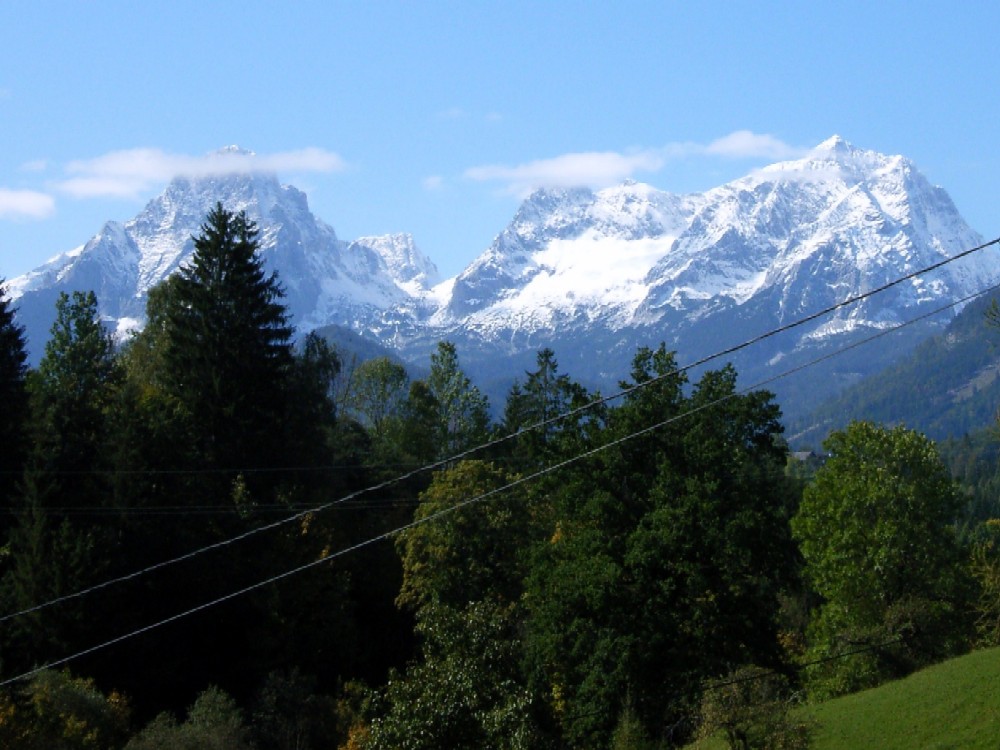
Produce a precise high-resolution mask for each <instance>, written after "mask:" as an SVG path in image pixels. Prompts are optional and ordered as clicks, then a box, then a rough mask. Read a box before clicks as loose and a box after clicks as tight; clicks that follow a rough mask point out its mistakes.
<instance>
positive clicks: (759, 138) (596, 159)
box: [464, 130, 809, 197]
mask: <svg viewBox="0 0 1000 750" xmlns="http://www.w3.org/2000/svg"><path fill="white" fill-rule="evenodd" d="M808 150H809V149H805V148H798V147H796V146H790V145H788V144H786V143H784V142H783V141H781V140H780V139H778V138H775V137H774V136H771V135H764V134H758V133H753V132H751V131H749V130H738V131H736V132H733V133H730V134H729V135H727V136H724V137H722V138H718V139H716V140H714V141H711V142H709V143H695V142H691V141H684V142H675V143H668V144H666V145H665V146H661V147H658V148H647V149H636V150H633V151H627V152H618V151H587V152H580V153H569V154H562V155H561V156H554V157H551V158H548V159H538V160H535V161H530V162H526V163H524V164H517V165H514V166H509V165H502V164H487V165H482V166H476V167H471V168H469V169H467V170H465V173H464V176H465V177H466V178H467V179H470V180H475V181H477V182H497V183H501V184H502V185H503V190H504V192H507V193H511V194H514V195H518V196H522V197H523V196H525V195H527V194H528V193H530V192H531V191H532V190H534V189H535V188H541V187H583V186H586V187H592V188H601V187H607V186H608V185H613V184H616V183H619V182H621V181H622V180H624V179H626V178H630V177H633V176H634V175H636V174H638V173H643V172H645V173H654V172H658V171H660V170H661V169H663V168H664V167H665V166H666V165H667V163H668V162H670V161H676V160H679V159H685V158H691V157H702V158H704V157H711V158H722V159H748V158H753V159H760V158H766V159H786V158H792V157H795V156H801V155H804V154H805V153H807V152H808Z"/></svg>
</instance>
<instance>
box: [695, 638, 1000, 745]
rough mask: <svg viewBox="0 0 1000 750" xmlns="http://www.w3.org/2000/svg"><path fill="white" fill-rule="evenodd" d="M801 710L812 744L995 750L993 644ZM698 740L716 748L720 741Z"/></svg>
mask: <svg viewBox="0 0 1000 750" xmlns="http://www.w3.org/2000/svg"><path fill="white" fill-rule="evenodd" d="M801 711H802V712H804V713H805V714H806V715H807V716H809V717H811V718H812V719H813V720H814V721H815V722H816V730H815V734H814V742H813V745H812V747H813V748H815V750H854V749H857V750H873V749H878V750H894V749H896V748H898V749H899V750H947V749H950V748H955V749H956V750H957V749H958V748H962V750H967V749H968V750H972V749H974V748H990V749H991V750H997V748H1000V648H991V649H985V650H982V651H976V652H974V653H971V654H968V655H966V656H962V657H959V658H957V659H952V660H950V661H947V662H943V663H942V664H938V665H935V666H933V667H929V668H927V669H924V670H922V671H920V672H917V673H916V674H913V675H910V676H909V677H907V678H906V679H904V680H898V681H896V682H891V683H888V684H885V685H882V686H881V687H878V688H874V689H872V690H865V691H864V692H861V693H855V694H854V695H846V696H843V697H841V698H837V699H835V700H831V701H827V702H826V703H821V704H817V705H815V706H809V707H806V708H803V709H801ZM697 747H699V748H705V749H706V750H708V748H723V747H725V743H723V742H721V741H719V740H716V741H715V742H712V743H711V744H709V743H702V744H701V745H699V746H697Z"/></svg>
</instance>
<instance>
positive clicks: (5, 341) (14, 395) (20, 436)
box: [0, 280, 28, 544]
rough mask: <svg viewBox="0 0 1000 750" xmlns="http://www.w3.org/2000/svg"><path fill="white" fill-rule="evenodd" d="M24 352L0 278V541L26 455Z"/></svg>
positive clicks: (22, 333)
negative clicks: (2, 413)
mask: <svg viewBox="0 0 1000 750" xmlns="http://www.w3.org/2000/svg"><path fill="white" fill-rule="evenodd" d="M27 358H28V355H27V352H26V349H25V341H24V329H23V328H22V327H21V326H20V325H18V324H17V321H16V320H15V317H14V310H13V308H12V307H11V304H10V300H9V299H8V298H7V294H6V289H5V288H4V286H3V280H0V404H3V411H4V418H3V419H2V420H0V446H3V449H2V450H0V544H2V542H3V540H4V539H5V538H6V531H7V524H8V522H9V518H10V516H9V513H8V511H9V508H10V502H11V495H12V493H13V491H14V486H15V483H16V482H17V478H18V476H19V475H20V473H21V469H22V467H23V463H24V457H25V455H26V454H27V442H28V441H27V436H26V435H25V422H26V420H27V416H28V393H27V390H26V389H25V378H26V376H27V372H28V367H27V364H26V363H27Z"/></svg>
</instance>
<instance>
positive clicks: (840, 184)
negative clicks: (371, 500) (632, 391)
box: [430, 136, 995, 341]
mask: <svg viewBox="0 0 1000 750" xmlns="http://www.w3.org/2000/svg"><path fill="white" fill-rule="evenodd" d="M980 242H981V238H980V237H979V235H977V234H976V233H975V232H973V231H972V230H971V229H970V228H969V227H968V226H967V225H966V224H965V222H964V221H963V220H962V219H961V217H960V216H959V214H958V212H957V210H956V209H955V207H954V205H953V204H952V203H951V201H950V199H949V198H948V196H947V194H946V193H945V192H944V191H943V190H941V189H940V188H935V187H932V186H931V185H930V184H929V183H928V182H927V181H926V179H925V178H924V177H923V176H922V175H920V173H919V172H918V171H917V170H916V169H915V168H914V167H913V165H912V164H911V163H910V162H909V161H907V160H906V159H904V158H902V157H899V156H884V155H882V154H878V153H876V152H873V151H864V150H861V149H857V148H854V147H853V146H851V145H850V144H848V143H847V142H846V141H844V140H843V139H841V138H839V137H836V136H835V137H833V138H831V139H829V140H827V141H825V142H824V143H822V144H820V145H819V146H818V147H817V148H816V149H814V150H813V151H812V153H810V154H809V155H808V156H806V157H805V158H802V159H799V160H795V161H789V162H783V163H780V164H775V165H772V166H770V167H766V168H764V169H761V170H759V171H757V172H754V173H752V174H750V175H748V176H746V177H744V178H741V179H739V180H736V181H734V182H731V183H728V184H726V185H723V186H720V187H718V188H715V189H713V190H710V191H708V192H706V193H704V194H700V195H687V196H677V195H672V194H669V193H665V192H661V191H658V190H656V189H655V188H652V187H650V186H648V185H639V184H635V183H626V184H624V185H619V186H617V187H614V188H609V189H607V190H602V191H599V192H597V193H593V192H591V191H589V190H560V191H539V192H537V193H535V194H534V195H533V196H531V197H530V198H529V199H528V200H527V201H526V202H525V203H524V204H523V205H522V207H521V209H520V210H519V211H518V213H517V215H516V216H515V217H514V220H513V221H512V222H511V223H510V225H509V226H508V227H507V228H506V229H505V230H504V231H503V232H502V233H501V234H500V235H499V236H498V237H497V239H496V240H495V241H494V243H493V244H492V246H491V247H490V248H489V249H488V250H487V251H486V252H485V253H484V254H483V255H482V256H480V257H479V258H478V259H477V260H476V261H474V262H473V263H472V264H471V265H470V266H469V267H468V268H467V269H466V270H465V271H464V272H463V273H462V274H460V275H459V276H458V277H457V279H456V280H455V284H454V288H453V292H452V295H451V298H450V300H449V301H448V304H447V305H446V306H445V307H443V308H441V309H440V310H438V311H437V312H436V313H435V315H434V316H433V317H432V318H431V320H430V322H431V323H432V324H433V325H434V326H436V327H438V328H440V329H442V330H444V331H448V330H451V331H456V330H458V329H464V330H473V331H475V332H476V334H477V335H479V336H481V337H483V338H484V339H486V340H496V341H501V340H502V341H511V340H517V335H518V334H519V333H522V334H533V333H534V334H537V333H540V332H549V333H553V332H555V331H556V330H557V329H560V330H563V331H565V330H566V329H567V328H572V327H579V326H587V327H593V326H600V327H602V328H604V329H605V330H609V331H620V330H624V329H634V328H637V327H642V328H649V327H651V326H652V327H656V326H658V325H659V326H664V325H665V326H667V327H668V328H669V329H670V330H671V331H672V332H676V331H677V330H678V329H680V330H683V329H691V328H693V327H695V326H696V325H697V324H698V323H699V321H708V320H711V319H714V318H716V317H717V316H720V315H722V314H723V313H726V314H727V315H732V314H733V311H735V310H736V309H738V308H741V307H743V306H746V307H747V308H748V309H749V308H751V307H753V308H757V307H760V306H761V305H763V304H765V301H766V305H767V306H768V310H767V312H768V314H767V316H765V317H766V320H767V321H772V322H774V323H782V322H788V321H790V320H792V319H795V318H797V317H800V316H802V315H805V314H808V313H811V312H815V311H816V310H819V309H822V308H824V307H826V306H829V305H832V304H835V303H837V302H840V301H842V300H843V299H846V298H847V297H849V296H851V295H852V294H857V293H858V292H861V291H865V290H867V289H871V288H874V287H876V286H879V285H881V284H884V283H885V282H887V281H889V280H891V279H893V278H896V277H898V276H901V275H904V274H906V273H908V272H910V271H913V270H916V269H918V268H921V267H923V266H927V265H930V264H932V263H934V262H936V261H938V260H941V259H943V258H944V257H948V256H950V255H952V254H954V253H957V252H959V251H960V250H963V249H966V248H968V247H972V246H974V245H976V244H979V243H980ZM991 265H992V264H991V262H990V261H989V259H988V258H985V257H975V258H971V259H969V260H968V261H963V262H961V263H956V264H954V265H953V266H949V267H947V268H946V269H944V270H942V271H941V272H938V273H937V274H935V275H933V276H928V277H926V278H919V279H915V280H914V281H913V282H911V283H909V284H908V285H906V286H904V287H902V288H897V289H895V290H893V291H891V292H889V293H886V294H884V295H881V296H880V297H879V298H878V299H873V300H872V301H870V302H868V303H865V304H863V305H859V306H857V307H854V308H851V309H850V310H847V311H844V312H841V313H838V314H837V315H835V316H833V317H831V318H830V319H829V320H827V321H824V322H823V323H822V324H821V325H819V326H814V327H813V328H812V329H810V330H807V331H806V332H805V335H806V337H807V338H809V337H811V338H816V337H822V336H824V335H829V334H833V333H843V332H845V331H850V330H856V329H859V328H865V327H868V328H878V327H884V326H886V325H889V324H891V323H895V322H900V321H901V320H903V319H904V318H905V317H906V314H905V313H906V312H907V311H911V310H914V309H916V308H918V307H921V306H922V305H924V304H926V303H929V302H935V301H936V302H938V303H940V301H941V300H947V299H954V298H957V297H960V296H963V295H964V294H968V293H969V292H970V291H973V290H974V289H976V288H981V287H983V286H985V285H986V284H988V283H990V282H991V280H992V279H994V278H995V274H994V272H993V270H992V268H991ZM764 322H765V321H762V325H761V327H760V330H758V331H756V332H757V333H759V332H762V331H763V330H765V328H766V326H765V325H763V323H764ZM748 330H749V329H748ZM803 340H804V339H803Z"/></svg>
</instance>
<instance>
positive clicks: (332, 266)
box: [9, 137, 994, 383]
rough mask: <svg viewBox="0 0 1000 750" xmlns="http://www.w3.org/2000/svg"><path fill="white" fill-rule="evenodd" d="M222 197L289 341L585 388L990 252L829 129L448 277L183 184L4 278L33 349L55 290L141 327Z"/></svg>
mask: <svg viewBox="0 0 1000 750" xmlns="http://www.w3.org/2000/svg"><path fill="white" fill-rule="evenodd" d="M220 201H221V202H222V203H223V205H224V206H225V207H226V208H228V209H230V210H236V211H239V210H245V211H246V212H247V214H248V215H249V216H250V217H251V218H252V219H254V220H255V221H256V222H257V223H258V226H259V228H260V232H261V235H260V238H261V251H262V255H263V257H264V259H265V262H266V264H267V265H268V266H269V267H270V268H272V269H275V270H277V271H278V272H279V276H280V279H281V282H282V284H283V286H284V288H285V290H286V292H287V298H286V303H287V305H288V307H289V311H290V313H291V315H292V319H293V322H294V323H295V324H296V325H297V326H298V327H299V329H300V330H309V329H312V328H316V327H320V326H324V325H328V324H338V325H341V326H345V327H347V328H350V329H352V330H354V331H356V332H358V333H361V334H363V335H366V336H370V337H372V338H374V339H377V340H378V341H379V342H380V343H382V344H384V345H387V346H389V347H391V348H393V349H395V350H397V351H399V352H400V353H401V354H402V355H403V356H404V357H409V358H411V359H413V358H423V357H425V356H426V353H427V351H428V350H429V349H430V348H431V347H433V345H434V343H435V342H436V341H438V340H440V339H444V338H448V339H451V340H453V341H456V342H458V343H459V344H460V347H461V351H462V356H463V361H465V362H469V363H470V365H471V369H473V370H476V369H477V368H478V371H479V373H480V375H481V376H483V377H487V378H488V377H491V376H492V375H495V371H497V370H499V369H501V368H504V369H505V371H507V372H508V373H513V375H514V376H516V374H517V373H519V372H520V371H521V370H520V364H521V363H522V362H523V363H530V358H531V357H532V356H533V355H534V352H535V351H536V350H537V349H538V348H539V347H541V346H553V348H554V349H555V350H556V353H557V355H558V356H560V359H561V361H562V362H563V363H564V369H566V370H568V371H570V372H573V373H574V375H576V376H577V377H580V378H581V379H582V380H585V381H588V380H589V381H591V382H605V383H607V382H611V383H614V381H615V380H616V379H617V378H619V377H621V376H622V375H624V374H625V372H626V370H627V365H628V360H629V359H630V357H631V355H632V353H633V352H634V350H635V347H636V346H637V345H650V346H655V345H656V344H657V343H658V342H659V341H661V340H662V341H665V342H667V344H668V345H669V346H671V347H673V348H676V349H677V350H678V351H679V352H680V355H681V361H685V360H690V359H692V358H694V357H697V356H703V355H704V354H707V353H710V352H712V351H717V350H718V349H720V348H724V347H725V346H731V345H733V344H735V343H738V342H739V341H741V340H744V339H747V338H751V337H753V336H756V335H759V334H760V333H762V332H764V331H767V330H768V329H770V328H772V327H774V326H776V325H780V324H782V323H787V322H790V321H792V320H796V319H798V318H801V317H802V316H804V315H807V314H809V313H812V312H814V311H816V310H819V309H822V308H824V307H826V306H829V305H832V304H835V303H837V302H840V301H842V300H844V299H846V298H848V297H850V296H852V295H855V294H858V293H859V292H863V291H866V290H869V289H872V288H875V287H877V286H879V285H881V284H884V283H885V282H886V281H889V280H891V279H894V278H897V277H899V276H902V275H904V274H906V273H908V272H910V271H913V270H916V269H919V268H922V267H924V266H927V265H930V264H932V263H934V262H936V261H938V260H941V259H943V258H945V257H948V256H951V255H953V254H955V253H957V252H959V251H961V250H964V249H967V248H969V247H972V246H975V245H977V244H979V243H981V241H982V240H981V238H980V237H979V235H977V234H976V233H975V232H973V231H972V230H971V229H970V228H969V227H968V226H967V225H966V224H965V222H964V221H963V220H962V218H961V216H959V214H958V211H957V210H956V209H955V206H954V205H953V204H952V202H951V200H950V199H949V198H948V196H947V194H946V193H945V192H944V191H943V190H941V189H940V188H936V187H933V186H931V185H930V184H928V182H927V181H926V179H925V178H924V177H923V176H922V175H921V174H920V173H919V172H918V171H917V170H916V168H915V167H914V166H913V165H912V164H911V163H910V162H909V161H907V160H906V159H904V158H903V157H900V156H885V155H883V154H878V153H875V152H872V151H865V150H861V149H857V148H855V147H853V146H851V145H850V144H848V143H847V142H845V141H844V140H843V139H841V138H838V137H834V138H831V139H829V140H828V141H826V142H824V143H822V144H820V145H819V146H818V147H817V148H816V149H814V150H813V152H812V153H810V154H809V155H808V156H806V157H804V158H802V159H799V160H795V161H788V162H783V163H780V164H775V165H772V166H769V167H766V168H764V169H761V170H758V171H756V172H754V173H752V174H749V175H747V176H746V177H743V178H741V179H739V180H735V181H733V182H731V183H728V184H726V185H722V186H720V187H718V188H715V189H713V190H709V191H707V192H705V193H702V194H695V195H675V194H671V193H667V192H664V191H661V190H657V189H655V188H653V187H650V186H649V185H644V184H637V183H634V182H626V183H624V184H622V185H618V186H615V187H611V188H607V189H605V190H600V191H591V190H589V189H574V190H541V191H538V192H536V193H535V194H533V195H532V196H531V197H530V198H529V199H528V200H526V201H525V202H524V203H523V204H522V206H521V207H520V209H519V210H518V211H517V213H516V215H515V216H514V218H513V220H512V221H511V223H510V224H509V225H508V226H507V227H506V228H504V229H503V230H502V231H501V232H500V234H499V235H497V237H496V239H495V240H494V242H493V243H492V244H491V246H490V247H489V248H488V249H487V250H486V251H485V252H484V253H483V254H482V255H480V256H479V257H478V258H476V259H475V260H474V261H473V262H472V263H471V264H470V265H469V266H468V267H467V268H466V269H465V270H464V271H463V272H462V273H461V274H459V275H458V276H457V277H456V278H454V279H449V280H446V281H443V282H440V283H439V276H438V272H437V269H436V267H435V266H434V264H433V263H432V262H431V261H430V260H429V259H428V258H427V257H426V256H425V255H424V254H423V253H421V252H420V251H419V250H418V249H417V247H416V246H415V244H414V242H413V238H412V237H410V236H409V235H389V236H384V237H361V238H358V239H356V240H354V241H351V242H345V241H343V240H340V239H339V238H338V237H337V235H336V234H335V232H334V231H333V229H332V228H330V227H329V226H328V225H326V224H325V223H323V222H322V221H320V220H318V219H317V218H316V217H314V216H313V215H312V213H311V212H310V211H309V208H308V204H307V201H306V197H305V195H304V194H303V193H301V192H300V191H299V190H297V189H295V188H293V187H290V186H282V185H280V184H279V183H278V182H277V180H276V179H275V178H274V176H273V175H266V174H254V175H249V176H248V175H230V176H219V177H214V178H201V179H184V178H178V179H176V180H174V181H173V182H172V183H171V184H170V186H169V187H168V188H167V189H166V190H165V191H164V193H163V194H161V195H160V196H158V197H157V198H155V199H154V200H152V201H150V203H149V205H147V206H146V208H145V209H144V210H143V211H142V212H141V213H140V214H139V215H138V216H137V217H135V218H134V219H132V220H130V221H128V222H126V223H125V224H124V225H119V224H115V223H109V224H107V225H106V226H105V227H104V229H102V231H101V232H100V233H99V234H98V235H97V236H95V237H94V238H93V239H92V240H91V241H90V242H89V243H87V244H86V245H85V246H83V247H81V248H77V249H76V250H73V251H71V252H70V253H67V254H65V255H63V256H59V257H58V258H55V259H53V260H52V261H50V262H49V263H48V264H46V265H44V266H42V267H41V268H39V269H37V270H36V271H33V272H32V273H30V274H27V275H25V276H23V277H20V278H18V279H14V280H12V281H11V283H10V285H9V288H10V291H11V293H12V295H13V296H14V297H15V298H18V300H19V302H18V304H19V308H20V315H21V319H22V322H23V323H24V324H25V326H26V327H27V328H28V334H29V340H30V342H31V345H32V348H33V351H34V352H35V356H36V357H37V353H38V352H40V350H41V346H42V342H44V340H45V338H46V336H47V326H45V327H41V326H42V323H43V322H44V320H45V309H46V306H48V308H51V304H52V300H53V299H54V297H55V294H56V293H57V292H58V291H59V290H70V289H94V290H95V291H96V292H97V294H98V297H99V300H100V303H101V310H102V314H103V315H105V316H106V317H107V319H108V320H109V321H110V322H111V323H112V324H113V325H115V326H117V327H118V328H119V329H120V330H121V329H127V328H129V327H134V326H137V325H141V324H142V315H143V306H144V301H145V295H146V294H147V292H148V291H149V289H150V288H151V287H152V286H153V285H155V284H156V283H159V281H161V280H162V279H164V278H166V276H167V275H169V274H170V273H172V272H174V271H175V270H176V269H177V268H178V267H179V266H180V265H181V264H183V263H184V262H185V259H186V258H187V257H188V256H189V255H190V253H191V251H192V245H191V236H192V235H193V234H195V233H197V232H198V230H199V227H200V224H201V222H202V221H203V220H204V217H205V215H206V214H207V213H208V211H209V210H210V209H211V208H212V207H213V206H214V205H215V204H216V202H220ZM993 279H994V275H993V273H992V269H991V264H990V263H988V262H987V258H985V256H984V257H978V256H973V257H971V258H969V259H966V260H963V261H961V262H959V263H955V264H951V265H949V266H947V267H945V268H944V269H941V270H940V271H937V272H935V273H934V274H932V275H928V276H926V277H922V278H918V279H914V280H913V281H912V282H908V283H906V284H903V285H900V286H898V287H895V288H894V289H892V290H891V291H888V292H885V293H883V294H880V295H878V296H877V297H874V298H872V299H870V300H869V301H866V302H865V303H863V304H861V305H857V306H852V307H851V308H849V309H845V310H842V311H839V312H838V313H836V314H834V315H832V316H830V317H828V318H824V319H822V320H818V321H816V322H815V323H813V324H811V325H809V326H804V327H802V328H799V329H796V331H795V333H794V335H790V336H786V337H784V338H782V339H780V340H773V341H769V342H768V345H767V346H766V347H765V348H763V349H761V350H760V351H759V352H757V353H755V354H754V355H753V356H752V357H747V358H745V359H744V360H743V361H742V362H741V363H740V365H741V368H742V369H741V372H743V371H744V369H745V370H747V371H748V372H751V374H756V373H755V372H754V370H755V368H756V369H757V370H758V371H760V372H763V366H764V364H766V363H767V362H776V361H780V360H782V359H784V358H794V357H795V356H796V355H797V354H798V355H801V354H802V352H805V351H815V350H816V349H817V347H823V346H827V347H828V346H831V345H833V344H834V343H835V342H838V341H844V340H848V339H851V338H852V337H853V338H857V337H858V336H859V335H861V333H863V332H865V331H872V330H877V329H880V328H884V327H886V326H890V325H893V324H894V323H897V322H901V321H903V320H906V319H909V318H911V317H914V316H915V315H917V314H919V313H920V312H922V311H924V310H925V309H927V308H928V307H930V306H939V305H941V304H944V303H945V302H948V301H951V300H955V299H958V298H961V297H963V296H965V295H967V294H969V293H971V292H973V291H975V290H977V289H980V288H983V287H985V286H986V285H988V284H990V283H992V280H993ZM48 319H49V321H51V315H49V318H48ZM564 353H565V354H564ZM501 355H502V356H501ZM509 357H513V358H514V359H513V360H511V361H510V362H508V361H507V358H509ZM851 366H852V367H855V366H861V365H857V364H856V363H855V364H852V365H851Z"/></svg>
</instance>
